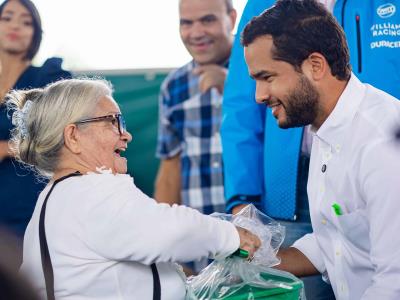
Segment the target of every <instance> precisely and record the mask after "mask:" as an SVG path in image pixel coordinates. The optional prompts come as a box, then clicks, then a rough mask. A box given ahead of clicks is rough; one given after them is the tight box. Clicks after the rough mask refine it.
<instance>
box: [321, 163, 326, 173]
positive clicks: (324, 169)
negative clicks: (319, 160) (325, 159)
mask: <svg viewBox="0 0 400 300" xmlns="http://www.w3.org/2000/svg"><path fill="white" fill-rule="evenodd" d="M321 171H322V173H325V171H326V165H325V164H323V165H322V168H321Z"/></svg>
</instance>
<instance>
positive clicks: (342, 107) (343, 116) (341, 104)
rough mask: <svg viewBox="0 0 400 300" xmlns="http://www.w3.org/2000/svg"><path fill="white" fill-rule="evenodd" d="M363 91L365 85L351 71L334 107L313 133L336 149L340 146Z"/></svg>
mask: <svg viewBox="0 0 400 300" xmlns="http://www.w3.org/2000/svg"><path fill="white" fill-rule="evenodd" d="M365 91H366V87H365V85H364V84H363V83H362V82H361V81H360V80H359V79H358V78H357V77H356V76H355V75H354V74H353V73H352V74H351V77H350V80H349V82H348V83H347V86H346V88H345V89H344V90H343V93H342V94H341V95H340V97H339V100H338V102H337V103H336V105H335V108H334V109H333V111H332V112H331V113H330V115H329V116H328V118H327V119H326V120H325V122H324V123H323V124H322V125H321V127H320V128H319V129H318V130H317V131H316V133H315V135H316V136H318V137H319V138H320V139H322V140H323V141H325V142H326V143H327V144H329V145H330V146H334V147H335V148H336V149H338V148H340V147H341V145H342V143H343V141H344V139H345V137H346V134H348V127H349V126H351V123H352V120H353V119H354V117H355V116H356V113H357V111H358V108H359V106H360V104H361V101H362V99H363V98H364V95H365Z"/></svg>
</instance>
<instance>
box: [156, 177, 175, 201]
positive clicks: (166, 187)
mask: <svg viewBox="0 0 400 300" xmlns="http://www.w3.org/2000/svg"><path fill="white" fill-rule="evenodd" d="M154 199H156V200H157V202H160V203H168V204H171V205H172V204H180V203H181V200H180V184H179V182H173V181H172V180H169V179H167V178H166V179H157V181H156V186H155V191H154Z"/></svg>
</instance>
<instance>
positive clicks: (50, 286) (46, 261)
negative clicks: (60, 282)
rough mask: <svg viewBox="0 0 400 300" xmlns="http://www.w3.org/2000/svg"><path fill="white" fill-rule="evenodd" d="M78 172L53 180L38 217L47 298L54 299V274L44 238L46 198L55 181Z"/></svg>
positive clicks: (57, 181) (75, 174)
mask: <svg viewBox="0 0 400 300" xmlns="http://www.w3.org/2000/svg"><path fill="white" fill-rule="evenodd" d="M80 175H81V174H80V173H72V174H69V175H67V176H64V177H61V178H59V179H57V180H56V181H54V183H53V185H52V186H51V188H50V191H49V192H48V193H47V195H46V198H45V199H44V201H43V205H42V209H41V211H40V219H39V243H40V256H41V258H42V268H43V273H44V279H45V283H46V292H47V300H54V299H55V297H54V274H53V266H52V265H51V260H50V253H49V247H48V246H47V240H46V232H45V228H44V218H45V214H46V206H47V200H48V199H49V197H50V194H51V192H52V191H53V189H54V187H55V186H56V185H57V183H59V182H61V181H63V180H64V179H67V178H69V177H72V176H80Z"/></svg>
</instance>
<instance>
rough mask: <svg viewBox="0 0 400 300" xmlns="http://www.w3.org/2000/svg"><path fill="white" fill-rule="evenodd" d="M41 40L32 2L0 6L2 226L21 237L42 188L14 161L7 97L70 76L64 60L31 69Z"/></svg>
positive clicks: (17, 1)
mask: <svg viewBox="0 0 400 300" xmlns="http://www.w3.org/2000/svg"><path fill="white" fill-rule="evenodd" d="M41 40H42V25H41V20H40V16H39V12H38V11H37V9H36V7H35V5H34V4H33V3H32V2H31V1H29V0H7V1H4V2H3V3H2V4H1V5H0V194H1V197H0V225H2V226H4V227H5V228H7V229H8V230H10V231H11V232H12V233H14V234H16V235H17V236H19V237H21V238H22V236H23V235H24V232H25V228H26V226H27V224H28V221H29V219H30V217H31V215H32V212H33V209H34V207H35V203H36V199H37V196H38V194H39V192H40V191H41V190H42V189H43V187H44V183H42V182H39V180H38V179H37V178H35V176H34V175H33V173H32V172H31V171H30V170H28V169H27V168H25V167H22V166H20V165H19V164H18V163H16V161H15V160H14V159H13V154H12V152H11V151H10V149H9V144H8V142H9V138H10V130H11V129H12V127H13V125H12V124H11V120H10V118H9V116H8V115H7V109H6V106H5V105H4V96H5V94H6V93H7V92H8V91H9V90H10V89H24V88H35V87H43V86H45V85H47V84H48V83H50V82H53V81H56V80H58V79H61V78H69V77H71V74H70V73H69V72H66V71H64V70H62V69H61V59H59V58H51V59H48V60H47V61H46V62H45V63H44V64H43V66H42V67H35V66H32V59H33V57H34V56H35V54H36V53H37V52H38V50H39V47H40V43H41Z"/></svg>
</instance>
